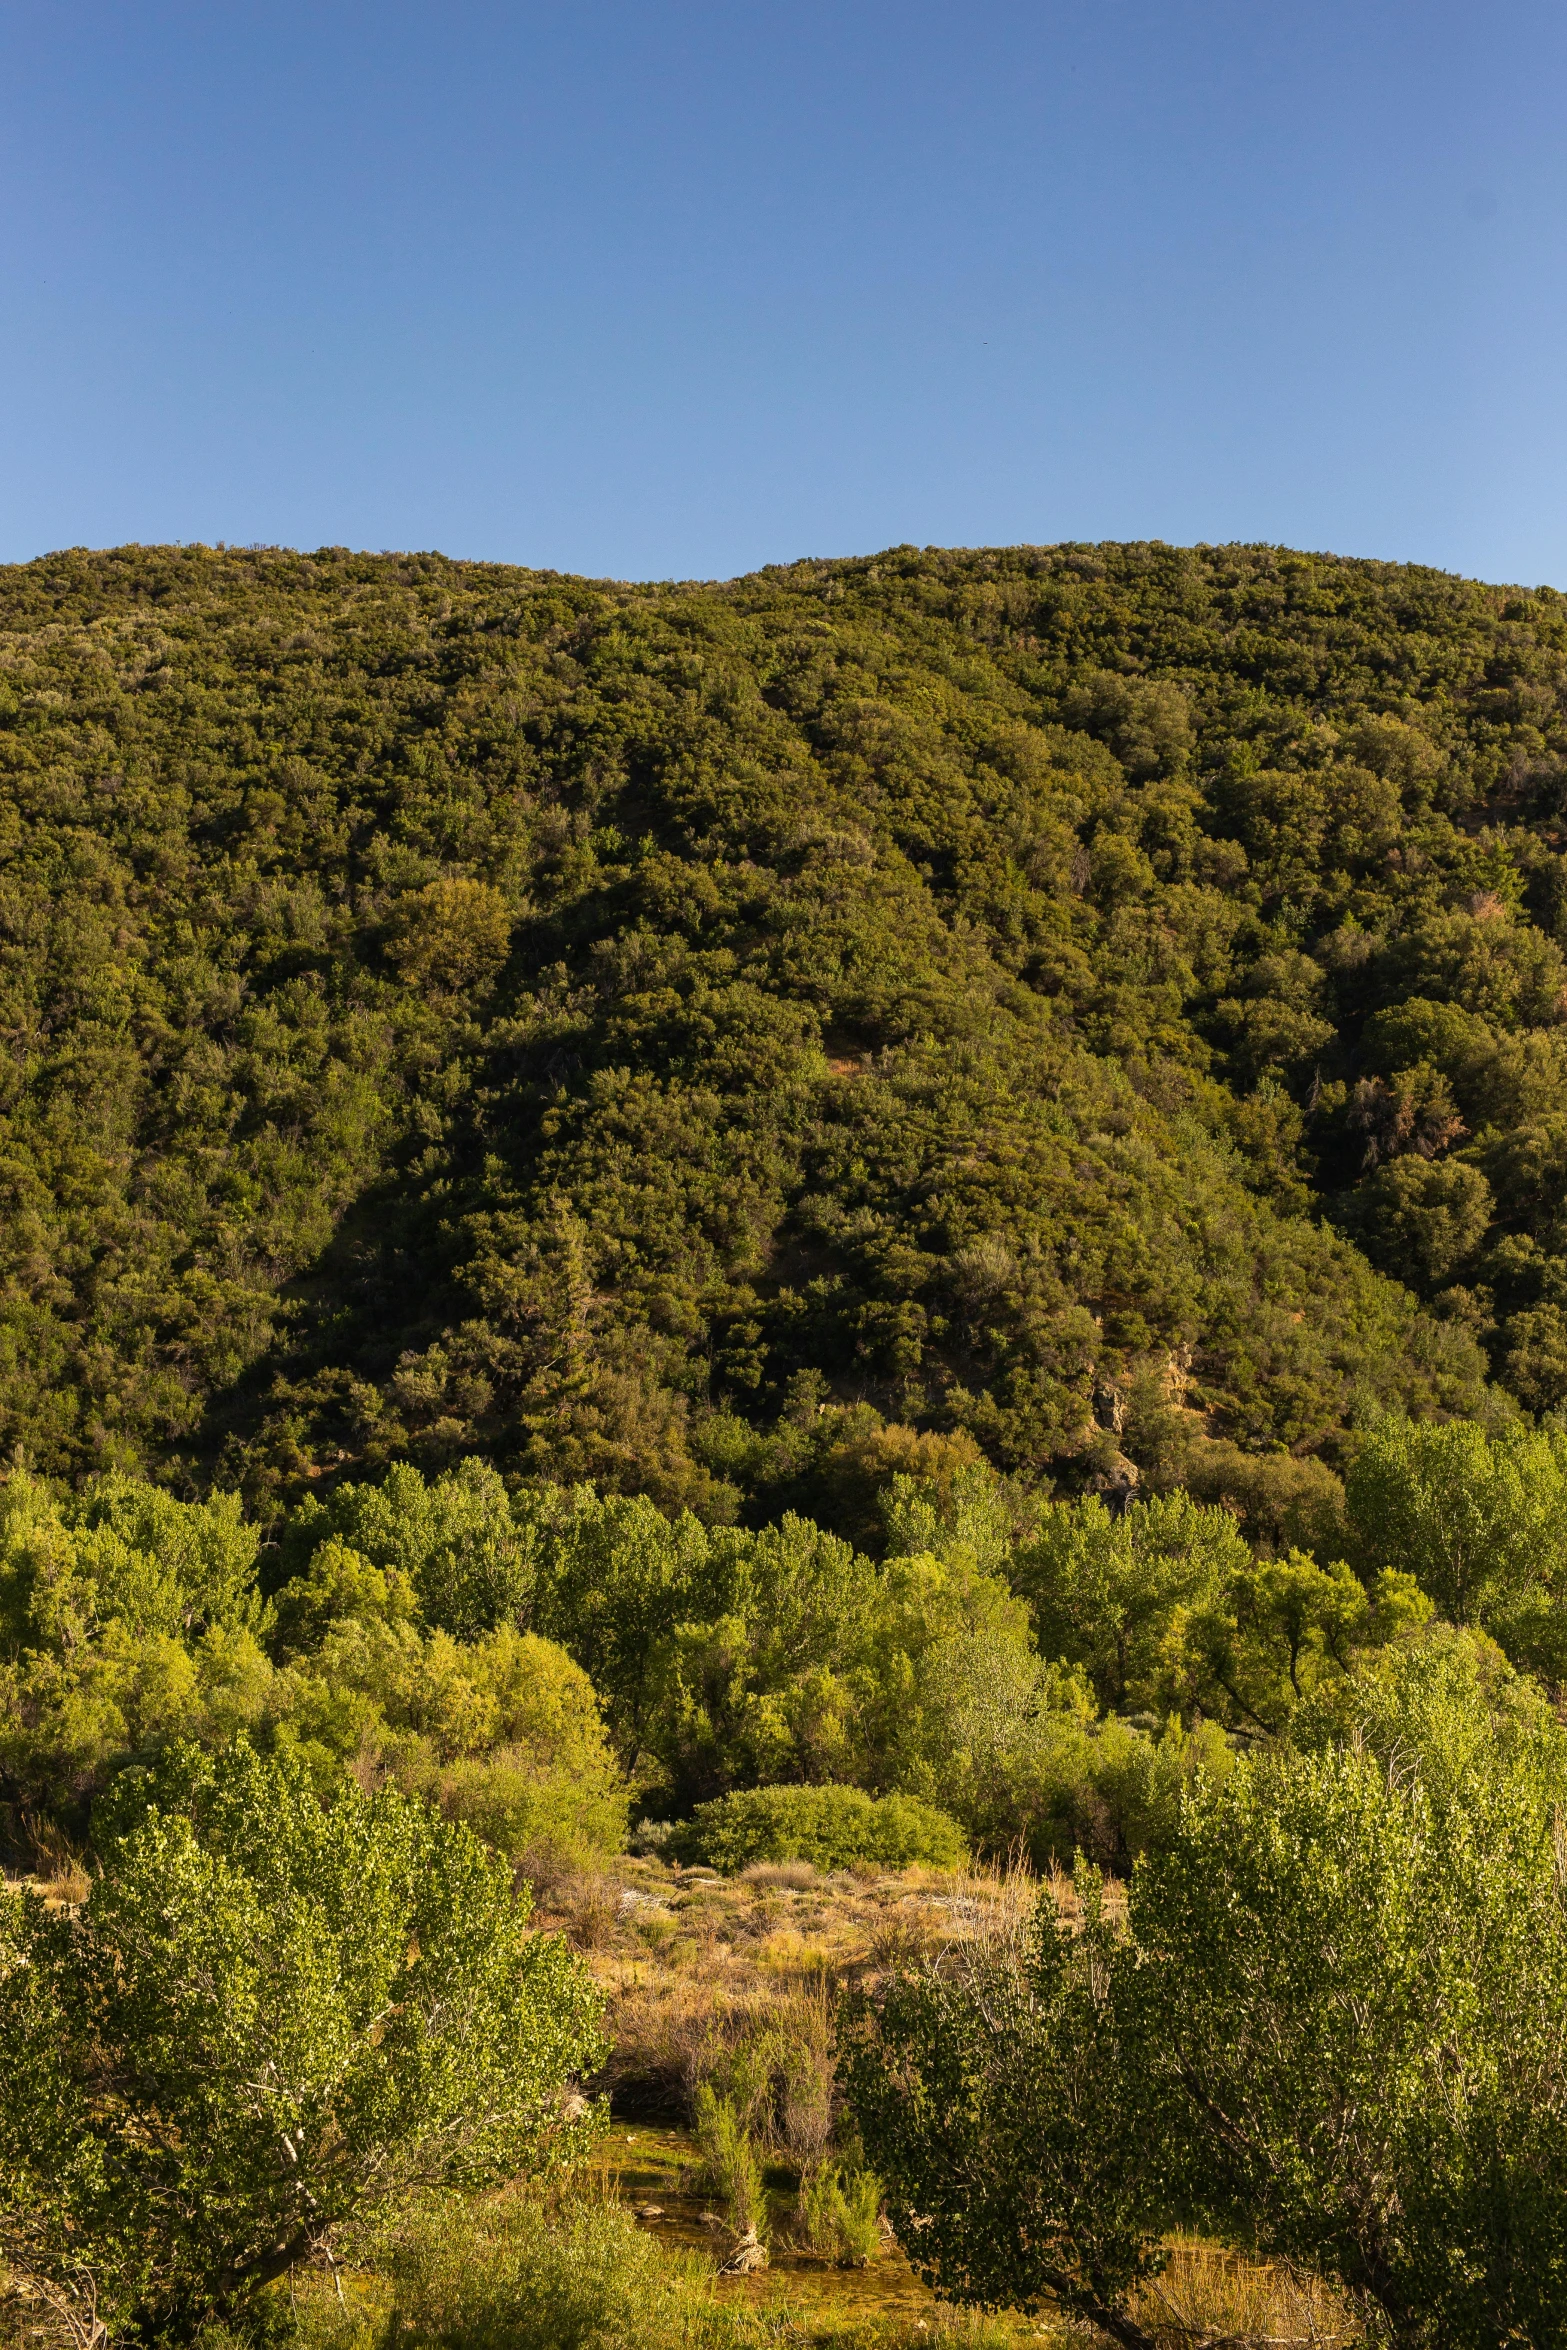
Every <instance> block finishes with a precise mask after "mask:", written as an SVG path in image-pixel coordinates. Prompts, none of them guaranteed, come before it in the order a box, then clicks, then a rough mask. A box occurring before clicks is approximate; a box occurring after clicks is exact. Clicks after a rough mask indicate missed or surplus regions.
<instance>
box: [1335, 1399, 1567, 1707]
mask: <svg viewBox="0 0 1567 2350" xmlns="http://www.w3.org/2000/svg"><path fill="white" fill-rule="evenodd" d="M1346 1494H1347V1500H1348V1506H1349V1514H1350V1520H1351V1524H1352V1527H1353V1530H1354V1533H1355V1536H1356V1539H1357V1541H1358V1544H1359V1547H1360V1551H1361V1555H1362V1557H1363V1558H1364V1559H1365V1560H1366V1561H1367V1562H1368V1563H1370V1562H1375V1563H1376V1564H1379V1565H1383V1566H1386V1567H1390V1568H1395V1569H1397V1570H1399V1571H1400V1572H1401V1573H1403V1574H1405V1575H1408V1576H1411V1577H1413V1579H1414V1580H1415V1581H1416V1582H1417V1583H1418V1584H1419V1585H1420V1588H1421V1589H1422V1590H1423V1591H1425V1592H1426V1593H1428V1594H1429V1596H1430V1598H1431V1599H1432V1600H1433V1601H1434V1602H1435V1604H1436V1606H1437V1608H1438V1610H1439V1611H1440V1612H1441V1614H1442V1615H1444V1616H1445V1617H1446V1618H1447V1619H1448V1621H1449V1622H1450V1623H1454V1624H1478V1625H1481V1626H1483V1627H1484V1628H1485V1629H1486V1630H1487V1631H1490V1632H1492V1633H1494V1634H1495V1636H1496V1637H1497V1638H1498V1639H1499V1640H1500V1641H1501V1642H1502V1644H1503V1646H1504V1647H1506V1648H1507V1649H1508V1650H1509V1653H1511V1654H1512V1655H1514V1656H1515V1658H1516V1659H1517V1661H1519V1662H1520V1663H1525V1664H1530V1665H1534V1666H1537V1667H1538V1668H1540V1669H1541V1670H1543V1671H1545V1672H1547V1673H1549V1674H1552V1675H1553V1676H1555V1677H1557V1678H1560V1677H1561V1676H1562V1674H1563V1672H1564V1670H1567V1650H1564V1648H1563V1646H1562V1639H1561V1634H1560V1632H1559V1630H1558V1629H1557V1622H1558V1615H1559V1602H1560V1598H1561V1596H1562V1594H1563V1593H1564V1591H1567V1440H1564V1439H1563V1437H1562V1436H1561V1435H1559V1434H1553V1433H1551V1432H1549V1431H1543V1432H1540V1433H1531V1432H1529V1431H1526V1430H1523V1429H1517V1428H1514V1429H1507V1430H1504V1431H1503V1433H1502V1434H1501V1435H1499V1436H1496V1437H1488V1436H1487V1435H1486V1434H1485V1432H1484V1431H1483V1430H1482V1429H1480V1428H1477V1427H1475V1426H1473V1425H1469V1424H1465V1423H1462V1422H1459V1423H1454V1424H1451V1425H1448V1426H1441V1425H1434V1426H1433V1425H1428V1426H1420V1425H1415V1424H1412V1423H1410V1422H1408V1421H1405V1420H1399V1419H1389V1420H1386V1421H1383V1422H1381V1423H1379V1424H1378V1425H1377V1426H1376V1427H1375V1428H1373V1429H1372V1430H1371V1431H1370V1432H1369V1433H1368V1435H1367V1437H1366V1439H1365V1441H1364V1443H1363V1444H1362V1446H1361V1449H1360V1452H1359V1454H1358V1456H1357V1458H1356V1461H1355V1463H1354V1466H1353V1467H1352V1468H1351V1470H1350V1473H1349V1478H1348V1483H1347V1486H1346Z"/></svg>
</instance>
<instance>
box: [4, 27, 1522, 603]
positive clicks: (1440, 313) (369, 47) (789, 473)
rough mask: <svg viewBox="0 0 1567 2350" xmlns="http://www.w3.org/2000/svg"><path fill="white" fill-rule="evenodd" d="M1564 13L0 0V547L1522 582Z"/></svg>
mask: <svg viewBox="0 0 1567 2350" xmlns="http://www.w3.org/2000/svg"><path fill="white" fill-rule="evenodd" d="M1564 101H1567V10H1563V9H1562V8H1561V6H1560V5H1559V4H1558V5H1554V6H1546V5H1534V4H1532V0H1529V4H1524V5H1514V4H1512V0H1492V5H1489V6H1487V7H1483V8H1482V7H1477V6H1475V5H1473V0H1469V4H1467V5H1462V6H1460V5H1451V4H1448V0H1421V4H1418V5H1417V4H1413V0H1411V4H1409V5H1404V4H1402V0H1400V4H1394V0H1359V4H1358V5H1349V4H1343V0H1310V4H1309V5H1307V4H1305V0H1298V4H1296V5H1290V6H1285V5H1276V4H1274V0H1244V4H1236V5H1230V4H1229V0H1147V4H1144V0H1093V4H1088V0H1082V4H1074V5H1056V4H1055V0H1035V4H1034V5H1031V6H1029V5H1018V4H1014V0H992V4H991V5H990V6H988V7H973V6H970V7H962V8H960V7H956V6H949V5H930V4H927V0H897V4H896V5H883V4H881V0H831V4H819V0H789V4H788V5H773V4H770V0H729V4H728V5H715V4H711V0H689V4H688V0H659V4H657V5H654V4H652V0H570V4H569V5H560V6H534V5H522V4H517V5H501V4H497V0H439V4H436V0H375V4H374V5H355V4H348V0H308V4H307V5H296V4H294V0H263V4H260V5H251V4H248V0H202V4H201V5H165V4H162V0H137V5H136V6H134V7H130V6H127V5H126V4H125V0H93V4H89V0H3V5H0V205H3V235H0V359H3V364H0V559H5V560H15V559H19V558H24V557H27V556H31V555H35V554H38V553H40V552H43V551H44V550H46V549H49V548H53V547H58V546H63V545H70V544H81V543H85V544H89V545H100V546H101V545H108V544H112V543H115V542H118V541H122V540H130V539H138V540H143V541H152V540H169V539H202V540H207V541H209V542H210V541H216V540H219V539H226V540H230V541H240V542H247V541H251V540H262V541H268V542H271V541H277V542H281V543H284V544H290V545H296V546H316V545H320V544H323V543H335V544H347V545H351V546H358V547H372V548H379V547H439V548H441V549H443V550H444V551H445V552H447V553H448V554H453V555H467V556H481V557H489V558H494V559H498V560H503V561H508V562H517V563H528V564H539V565H549V566H554V567H556V568H559V569H564V570H571V571H583V572H588V573H591V574H596V575H603V574H611V575H615V576H618V577H627V578H655V577H658V578H665V577H677V578H679V577H696V576H705V577H711V576H727V575H730V574H733V573H736V572H739V571H744V570H748V569H751V568H753V567H754V566H756V565H758V564H761V563H764V562H774V561H787V560H790V559H792V558H794V557H796V556H801V555H832V554H852V553H862V552H868V551H869V550H871V549H873V548H877V547H882V546H887V545H890V544H894V543H897V542H900V541H909V540H912V541H914V542H916V543H919V544H928V543H939V544H945V545H966V546H974V545H981V544H995V543H1004V542H1014V541H1019V540H1028V541H1035V542H1041V541H1050V540H1056V539H1066V538H1075V539H1097V538H1163V539H1168V540H1174V541H1182V542H1185V541H1191V540H1197V539H1206V540H1227V539H1269V540H1279V541H1285V542H1289V543H1292V544H1295V545H1302V546H1310V547H1328V548H1333V549H1336V550H1338V551H1339V552H1342V553H1346V554H1357V555H1382V556H1392V557H1398V558H1403V559H1409V560H1414V561H1419V562H1426V563H1435V564H1439V565H1441V566H1443V567H1446V568H1449V569H1455V570H1462V571H1468V572H1472V573H1477V574H1479V575H1481V576H1485V577H1490V578H1495V579H1502V580H1521V581H1523V582H1526V583H1528V584H1534V583H1535V582H1538V581H1550V582H1552V583H1553V584H1556V585H1563V586H1567V432H1564V430H1563V425H1564V421H1567V418H1564V407H1567V134H1564V129H1563V125H1564V123H1567V104H1564Z"/></svg>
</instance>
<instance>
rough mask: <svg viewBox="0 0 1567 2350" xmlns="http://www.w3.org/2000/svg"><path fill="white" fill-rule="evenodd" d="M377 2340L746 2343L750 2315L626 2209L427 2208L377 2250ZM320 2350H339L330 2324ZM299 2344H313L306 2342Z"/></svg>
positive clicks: (463, 2345) (503, 2345) (726, 2347)
mask: <svg viewBox="0 0 1567 2350" xmlns="http://www.w3.org/2000/svg"><path fill="white" fill-rule="evenodd" d="M384 2267H385V2272H386V2275H387V2278H388V2281H389V2284H390V2288H391V2290H390V2309H389V2311H388V2314H387V2317H386V2320H385V2332H384V2339H385V2342H386V2343H387V2345H388V2346H390V2345H391V2344H393V2343H397V2342H411V2343H415V2344H418V2345H419V2346H420V2350H744V2345H746V2344H748V2343H751V2342H753V2341H756V2340H757V2339H758V2338H759V2334H760V2329H757V2328H755V2327H754V2326H753V2322H752V2321H751V2320H750V2318H749V2315H748V2313H747V2312H746V2311H745V2310H743V2309H739V2308H732V2307H727V2306H724V2305H721V2304H720V2303H719V2302H718V2300H717V2299H716V2297H715V2295H714V2291H713V2283H712V2271H711V2268H710V2267H709V2266H708V2265H707V2264H706V2263H705V2262H701V2261H699V2260H698V2259H697V2258H695V2257H694V2256H692V2255H690V2254H681V2253H677V2252H670V2251H668V2250H666V2249H665V2248H664V2247H663V2246H662V2245H660V2244H659V2243H658V2242H657V2241H656V2239H655V2238H654V2237H653V2236H652V2235H651V2234H649V2233H648V2232H646V2231H645V2230H642V2229H639V2228H638V2226H637V2223H636V2221H635V2220H634V2219H633V2218H632V2216H631V2214H630V2212H629V2211H627V2210H626V2209H625V2208H624V2207H623V2206H620V2205H617V2204H614V2203H607V2202H594V2201H590V2200H587V2199H584V2198H578V2199H574V2200H570V2201H568V2202H566V2203H565V2205H564V2206H563V2207H560V2208H556V2209H553V2210H552V2209H550V2208H549V2207H547V2206H545V2205H542V2204H539V2203H529V2202H524V2201H522V2200H521V2199H520V2198H518V2197H515V2196H508V2197H506V2198H505V2199H503V2200H502V2201H501V2202H499V2203H497V2204H490V2205H487V2206H479V2207H477V2208H474V2207H468V2208H464V2207H463V2206H461V2205H457V2204H451V2205H447V2206H445V2207H436V2208H433V2209H431V2208H426V2209H425V2210H423V2211H421V2212H420V2214H419V2215H418V2216H417V2217H416V2218H415V2219H414V2220H413V2221H411V2222H410V2223H409V2224H407V2225H405V2226H404V2227H402V2228H401V2229H399V2230H398V2232H397V2234H396V2235H395V2236H394V2238H393V2239H392V2241H391V2243H390V2244H389V2246H388V2247H387V2250H386V2254H385V2256H384ZM321 2330H322V2332H323V2334H325V2335H326V2337H327V2338H326V2339H325V2340H323V2341H322V2342H321V2343H320V2345H319V2350H343V2346H342V2344H341V2342H340V2340H336V2339H334V2338H333V2334H332V2320H331V2318H330V2316H329V2318H328V2322H327V2325H326V2326H325V2327H323V2328H322V2329H321ZM305 2350H317V2346H316V2345H313V2344H311V2343H310V2342H309V2339H308V2336H307V2341H306V2345H305Z"/></svg>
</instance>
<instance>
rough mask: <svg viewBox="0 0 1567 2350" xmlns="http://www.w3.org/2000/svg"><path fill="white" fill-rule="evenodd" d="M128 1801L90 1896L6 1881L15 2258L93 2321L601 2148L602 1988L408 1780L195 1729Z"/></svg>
mask: <svg viewBox="0 0 1567 2350" xmlns="http://www.w3.org/2000/svg"><path fill="white" fill-rule="evenodd" d="M116 1810H117V1813H118V1821H117V1824H116V1828H115V1831H114V1832H112V1833H106V1837H105V1865H104V1868H103V1871H102V1873H101V1874H100V1875H99V1876H98V1877H97V1878H96V1879H95V1881H94V1883H93V1886H92V1889H91V1891H90V1893H89V1895H88V1897H87V1899H86V1901H85V1902H83V1903H82V1905H81V1906H80V1908H79V1909H76V1910H63V1911H62V1910H51V1909H49V1908H48V1907H46V1906H45V1904H44V1903H43V1902H42V1901H41V1900H40V1899H38V1898H37V1897H36V1896H35V1895H33V1894H30V1893H26V1892H11V1893H7V1894H6V1895H5V1896H4V1899H3V1901H0V2044H3V2046H4V2048H5V2051H6V2061H5V2064H4V2066H3V2067H0V2260H3V2261H4V2263H5V2264H6V2265H7V2266H8V2267H9V2269H10V2270H11V2271H12V2273H13V2275H14V2276H16V2277H17V2278H19V2279H21V2280H22V2281H23V2282H24V2283H26V2284H28V2285H30V2286H31V2287H32V2288H33V2289H35V2290H36V2291H37V2292H39V2293H40V2294H41V2295H43V2297H44V2298H45V2299H46V2300H47V2301H48V2302H49V2303H50V2304H51V2306H52V2307H53V2308H54V2309H55V2311H56V2312H57V2314H58V2315H59V2316H60V2317H61V2319H62V2320H63V2321H64V2322H65V2324H66V2326H67V2328H68V2330H70V2331H72V2332H73V2333H74V2334H75V2335H76V2336H77V2338H78V2339H79V2340H80V2341H81V2342H83V2343H84V2344H85V2343H88V2342H90V2341H91V2340H93V2339H94V2338H97V2337H98V2336H100V2335H101V2334H102V2332H103V2331H104V2330H105V2329H107V2331H108V2332H109V2333H110V2334H116V2333H121V2332H126V2331H131V2330H134V2331H137V2332H149V2331H151V2332H157V2331H160V2330H168V2329H170V2328H173V2329H175V2330H179V2329H181V2328H188V2327H189V2326H191V2325H192V2324H194V2323H196V2322H198V2321H199V2320H200V2319H201V2317H202V2316H203V2314H204V2313H206V2312H209V2311H212V2310H222V2309H227V2308H231V2307H233V2306H235V2305H237V2304H239V2303H242V2302H243V2301H244V2300H245V2298H246V2297H247V2296H248V2295H250V2294H252V2293H253V2292H255V2291H256V2290H257V2289H258V2288H259V2287H261V2286H263V2285H264V2284H266V2283H267V2282H268V2281H269V2280H270V2279H273V2278H275V2277H278V2276H280V2275H282V2274H284V2273H285V2272H286V2271H287V2270H289V2269H290V2268H292V2267H294V2266H296V2265H297V2264H298V2263H300V2262H302V2261H308V2260H310V2259H312V2258H321V2259H326V2260H328V2261H330V2260H331V2259H332V2258H333V2256H334V2247H335V2243H336V2240H337V2238H338V2236H339V2233H340V2231H341V2229H342V2228H343V2226H344V2225H345V2223H347V2222H348V2221H350V2220H352V2219H354V2218H356V2217H359V2216H362V2215H365V2214H368V2213H371V2212H373V2211H375V2210H376V2209H378V2208H384V2207H386V2206H388V2205H390V2204H392V2203H395V2202H396V2201H397V2200H399V2199H400V2198H403V2197H405V2196H406V2195H407V2194H408V2193H409V2192H410V2191H412V2190H415V2189H418V2188H422V2187H429V2186H436V2185H456V2184H461V2185H466V2186H478V2185H483V2184H484V2183H486V2182H488V2181H493V2180H495V2179H498V2178H501V2177H505V2176H510V2175H512V2174H514V2173H516V2172H518V2171H520V2170H529V2169H532V2170H538V2169H547V2168H549V2167H551V2166H554V2165H558V2164H560V2163H562V2162H564V2161H567V2160H569V2159H570V2158H572V2157H573V2156H574V2155H576V2154H577V2153H579V2152H580V2151H581V2150H582V2148H583V2146H584V2144H585V2142H586V2136H587V2134H588V2133H589V2132H590V2131H591V2128H592V2115H591V2113H590V2112H589V2111H588V2109H586V2108H583V2107H582V2106H581V2104H580V2101H579V2100H577V2099H576V2098H575V2097H574V2094H573V2092H572V2087H571V2084H572V2082H573V2080H574V2079H575V2078H576V2077H577V2076H579V2075H581V2074H583V2073H585V2072H587V2071H589V2070H591V2068H592V2067H593V2066H594V2065H595V2064H596V2063H597V2062H598V2061H599V2059H600V2056H601V2054H602V2049H603V2043H602V2040H601V2038H600V2033H599V2023H598V2017H599V2002H598V1999H597V1995H596V1993H595V1992H594V1990H593V1988H592V1986H591V1984H590V1982H589V1981H588V1979H587V1977H586V1976H585V1974H584V1973H583V1971H582V1969H581V1967H580V1965H579V1964H578V1962H577V1961H576V1960H574V1959H573V1958H572V1957H571V1955H570V1954H569V1952H568V1951H567V1950H566V1949H565V1947H564V1946H563V1945H562V1943H561V1942H560V1941H559V1940H558V1939H557V1938H555V1937H553V1936H548V1935H536V1934H533V1933H531V1932H530V1931H529V1928H528V1920H527V1909H526V1905H525V1903H522V1902H519V1901H518V1900H516V1899H515V1898H514V1897H513V1893H512V1888H511V1877H510V1871H509V1869H507V1868H506V1867H505V1865H504V1864H503V1863H500V1862H499V1861H497V1860H496V1859H494V1858H493V1857H492V1856H491V1855H489V1854H487V1853H486V1852H485V1851H484V1850H483V1849H482V1847H481V1846H480V1845H479V1844H478V1843H477V1842H476V1840H475V1839H474V1838H473V1837H472V1835H471V1834H469V1833H468V1832H467V1831H466V1830H465V1829H463V1828H461V1827H457V1826H452V1825H449V1824H447V1823H444V1822H442V1821H441V1820H440V1819H439V1818H438V1817H437V1816H436V1815H434V1814H432V1813H431V1812H429V1811H427V1810H426V1809H425V1807H424V1806H422V1805H421V1804H418V1803H416V1802H413V1801H411V1800H409V1799H408V1798H406V1797H404V1796H402V1795H400V1794H398V1793H396V1792H395V1791H389V1792H386V1793H383V1794H380V1795H378V1796H375V1797H373V1798H369V1797H366V1796H364V1795H362V1794H360V1792H359V1791H358V1789H357V1788H355V1787H353V1786H352V1785H347V1786H343V1787H341V1788H340V1789H339V1790H338V1792H337V1794H336V1798H335V1800H334V1801H333V1803H332V1804H331V1805H330V1807H323V1805H322V1804H321V1803H320V1802H319V1801H318V1800H317V1798H316V1796H315V1794H314V1792H313V1791H312V1788H311V1785H310V1782H309V1779H308V1777H307V1776H306V1774H305V1773H304V1772H303V1771H302V1770H301V1769H300V1768H298V1767H297V1766H290V1765H289V1764H288V1763H287V1762H286V1761H278V1760H274V1761H270V1762H269V1761H263V1760H262V1759H260V1758H259V1757H258V1756H257V1755H256V1754H255V1753H254V1752H253V1751H252V1750H251V1749H250V1748H248V1747H247V1746H244V1745H239V1746H237V1747H235V1748H234V1749H232V1750H230V1751H229V1752H228V1753H227V1754H226V1755H224V1756H223V1757H221V1758H219V1759H218V1760H217V1761H216V1762H212V1761H208V1760H207V1759H205V1758H204V1757H202V1756H200V1755H199V1754H197V1753H196V1752H195V1751H193V1750H192V1749H189V1748H180V1749H175V1750H172V1751H171V1752H170V1753H169V1754H168V1755H166V1756H165V1757H164V1758H163V1761H162V1763H161V1764H160V1766H159V1768H158V1770H157V1771H156V1773H154V1774H151V1775H149V1776H148V1777H146V1778H144V1779H140V1780H138V1781H136V1782H132V1781H131V1780H129V1779H125V1780H122V1781H121V1783H120V1786H119V1788H118V1789H117V1790H116ZM574 2115H576V2116H577V2118H573V2116H574Z"/></svg>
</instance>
